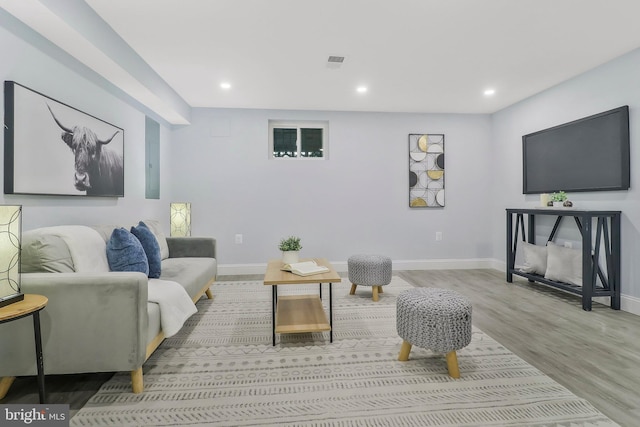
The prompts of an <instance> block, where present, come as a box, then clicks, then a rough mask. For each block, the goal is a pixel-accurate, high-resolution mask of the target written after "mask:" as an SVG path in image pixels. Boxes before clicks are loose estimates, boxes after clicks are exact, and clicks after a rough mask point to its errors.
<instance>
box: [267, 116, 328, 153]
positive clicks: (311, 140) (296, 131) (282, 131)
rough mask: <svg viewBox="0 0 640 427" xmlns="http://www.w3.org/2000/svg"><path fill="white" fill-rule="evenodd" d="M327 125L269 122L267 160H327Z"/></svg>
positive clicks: (324, 123) (321, 122)
mask: <svg viewBox="0 0 640 427" xmlns="http://www.w3.org/2000/svg"><path fill="white" fill-rule="evenodd" d="M328 131H329V123H328V122H325V121H318V122H309V121H304V122H303V121H300V122H297V121H286V122H285V121H281V120H269V158H271V159H278V158H288V159H301V158H320V159H326V158H328V134H329V132H328Z"/></svg>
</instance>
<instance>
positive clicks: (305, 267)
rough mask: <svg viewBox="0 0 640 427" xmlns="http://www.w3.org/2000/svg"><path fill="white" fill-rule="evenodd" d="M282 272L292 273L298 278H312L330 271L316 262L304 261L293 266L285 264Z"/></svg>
mask: <svg viewBox="0 0 640 427" xmlns="http://www.w3.org/2000/svg"><path fill="white" fill-rule="evenodd" d="M281 270H283V271H290V272H291V273H293V274H297V275H298V276H311V275H313V274H319V273H326V272H327V271H329V269H328V268H327V267H325V266H322V265H318V264H317V263H316V262H315V261H303V262H296V263H292V264H285V265H284V266H282V268H281Z"/></svg>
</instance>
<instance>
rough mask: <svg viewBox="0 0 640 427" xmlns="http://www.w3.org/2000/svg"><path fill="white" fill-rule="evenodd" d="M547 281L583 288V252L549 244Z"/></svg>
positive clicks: (545, 276)
mask: <svg viewBox="0 0 640 427" xmlns="http://www.w3.org/2000/svg"><path fill="white" fill-rule="evenodd" d="M544 278H545V279H549V280H555V281H558V282H564V283H571V284H572V285H578V286H582V250H581V249H571V248H565V247H562V246H558V245H554V244H553V243H552V242H549V243H547V272H546V273H545V275H544Z"/></svg>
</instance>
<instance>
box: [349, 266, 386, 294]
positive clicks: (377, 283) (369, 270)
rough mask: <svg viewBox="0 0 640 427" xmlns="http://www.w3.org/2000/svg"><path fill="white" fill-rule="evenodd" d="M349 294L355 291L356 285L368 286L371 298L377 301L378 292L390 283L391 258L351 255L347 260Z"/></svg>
mask: <svg viewBox="0 0 640 427" xmlns="http://www.w3.org/2000/svg"><path fill="white" fill-rule="evenodd" d="M347 268H348V270H349V281H350V282H351V291H350V292H349V294H350V295H354V294H355V293H356V287H358V286H370V287H371V291H372V293H373V300H374V301H378V292H379V293H382V287H383V286H386V285H388V284H389V283H391V258H389V257H386V256H382V255H353V256H350V257H349V259H348V260H347Z"/></svg>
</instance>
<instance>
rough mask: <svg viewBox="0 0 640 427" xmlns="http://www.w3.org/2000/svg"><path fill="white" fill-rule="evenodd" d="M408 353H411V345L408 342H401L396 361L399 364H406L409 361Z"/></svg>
mask: <svg viewBox="0 0 640 427" xmlns="http://www.w3.org/2000/svg"><path fill="white" fill-rule="evenodd" d="M409 353H411V344H410V343H409V342H408V341H404V340H403V341H402V347H400V354H399V355H398V360H399V361H401V362H406V361H407V360H409Z"/></svg>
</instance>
